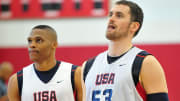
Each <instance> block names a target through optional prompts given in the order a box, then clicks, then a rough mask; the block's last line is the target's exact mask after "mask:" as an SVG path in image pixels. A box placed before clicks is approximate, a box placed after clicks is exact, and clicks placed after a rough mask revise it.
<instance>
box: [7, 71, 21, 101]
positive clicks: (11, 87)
mask: <svg viewBox="0 0 180 101" xmlns="http://www.w3.org/2000/svg"><path fill="white" fill-rule="evenodd" d="M8 98H9V101H20V96H19V90H18V82H17V74H16V73H15V74H13V75H12V76H11V77H10V79H9V82H8Z"/></svg>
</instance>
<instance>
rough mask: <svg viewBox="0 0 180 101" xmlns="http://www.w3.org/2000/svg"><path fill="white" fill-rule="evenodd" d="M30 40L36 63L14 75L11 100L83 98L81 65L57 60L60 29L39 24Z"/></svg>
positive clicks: (69, 99) (10, 91) (70, 100)
mask: <svg viewBox="0 0 180 101" xmlns="http://www.w3.org/2000/svg"><path fill="white" fill-rule="evenodd" d="M27 41H28V51H29V56H30V60H31V61H33V62H34V63H32V64H30V65H29V66H26V67H24V68H23V69H22V70H21V71H19V72H17V74H14V75H13V76H12V77H11V78H10V80H9V83H8V97H9V100H10V101H75V100H76V99H77V100H78V101H82V100H83V82H82V75H81V68H80V67H77V66H75V65H73V64H71V63H67V62H63V61H58V60H56V58H55V51H56V48H57V46H58V42H57V34H56V31H55V30H54V29H53V28H52V27H50V26H48V25H38V26H35V27H34V28H33V29H32V31H31V33H30V35H29V37H28V38H27Z"/></svg>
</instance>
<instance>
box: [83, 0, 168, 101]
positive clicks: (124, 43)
mask: <svg viewBox="0 0 180 101" xmlns="http://www.w3.org/2000/svg"><path fill="white" fill-rule="evenodd" d="M142 23H143V11H142V9H141V8H140V7H139V6H138V5H137V4H136V3H134V2H131V1H127V0H122V1H117V2H116V4H115V6H113V7H112V9H111V11H110V12H109V22H108V26H107V31H106V38H107V39H108V40H109V46H108V50H107V51H105V52H102V53H100V54H99V55H97V56H96V57H94V58H92V59H89V60H87V61H86V62H85V63H84V69H83V71H84V73H83V74H84V81H85V86H86V101H168V89H167V84H166V79H165V75H164V71H163V68H162V67H161V65H160V63H159V62H158V61H157V59H156V58H155V57H154V56H153V55H151V54H149V53H148V52H146V51H144V50H142V49H139V48H137V47H135V46H134V45H133V44H132V39H133V38H134V37H135V36H136V35H137V34H138V32H139V30H140V28H141V26H142Z"/></svg>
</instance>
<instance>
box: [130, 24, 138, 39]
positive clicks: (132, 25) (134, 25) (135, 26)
mask: <svg viewBox="0 0 180 101" xmlns="http://www.w3.org/2000/svg"><path fill="white" fill-rule="evenodd" d="M139 27H140V24H139V22H132V23H131V25H130V28H131V32H133V33H134V34H135V33H136V31H137V30H138V29H139ZM133 36H134V35H133Z"/></svg>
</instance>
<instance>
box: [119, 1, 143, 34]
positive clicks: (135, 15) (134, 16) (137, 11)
mask: <svg viewBox="0 0 180 101" xmlns="http://www.w3.org/2000/svg"><path fill="white" fill-rule="evenodd" d="M115 4H116V5H121V4H122V5H127V6H129V8H130V14H131V21H136V22H139V24H140V27H139V29H138V30H137V31H136V32H135V34H134V37H135V36H136V35H137V34H138V32H139V30H140V29H141V26H142V24H143V18H144V14H143V10H142V9H141V8H140V6H139V5H137V4H136V3H134V2H132V1H128V0H121V1H117V2H116V3H115Z"/></svg>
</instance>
